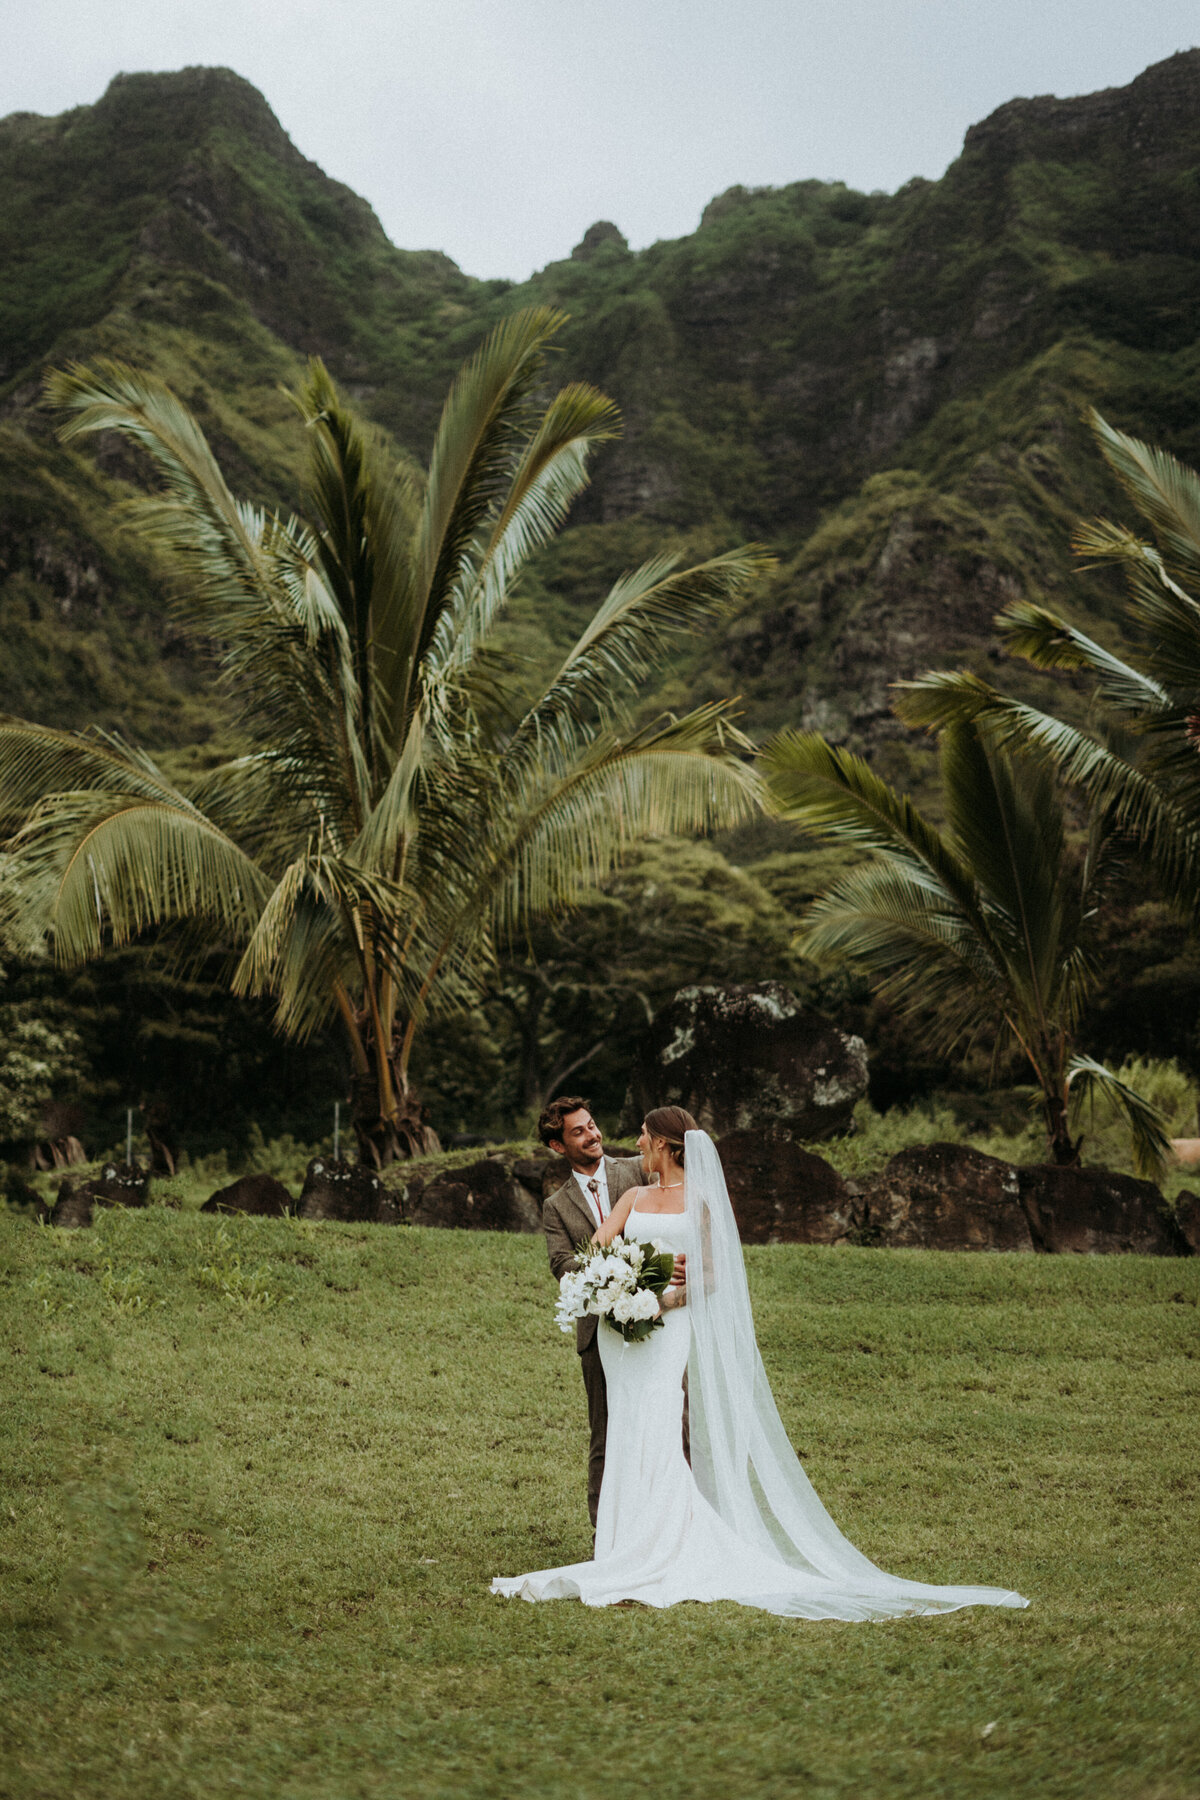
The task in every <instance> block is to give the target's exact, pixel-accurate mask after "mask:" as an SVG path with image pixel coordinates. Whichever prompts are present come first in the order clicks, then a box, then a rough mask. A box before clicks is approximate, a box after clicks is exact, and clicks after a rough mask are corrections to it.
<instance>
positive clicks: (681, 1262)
mask: <svg viewBox="0 0 1200 1800" xmlns="http://www.w3.org/2000/svg"><path fill="white" fill-rule="evenodd" d="M686 1282H687V1257H686V1256H684V1255H683V1254H682V1252H681V1253H680V1255H678V1256H677V1257H676V1258H675V1266H674V1268H673V1269H672V1270H671V1279H670V1282H669V1283H668V1286H670V1287H683V1286H685V1285H686Z"/></svg>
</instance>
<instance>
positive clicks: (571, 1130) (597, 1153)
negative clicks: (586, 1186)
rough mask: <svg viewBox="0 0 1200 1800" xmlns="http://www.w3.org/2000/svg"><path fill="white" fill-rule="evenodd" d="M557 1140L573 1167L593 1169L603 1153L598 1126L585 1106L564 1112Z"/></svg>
mask: <svg viewBox="0 0 1200 1800" xmlns="http://www.w3.org/2000/svg"><path fill="white" fill-rule="evenodd" d="M558 1141H559V1143H560V1144H561V1145H562V1152H563V1155H564V1156H565V1157H566V1159H567V1161H568V1162H569V1163H570V1165H571V1167H572V1168H573V1169H594V1168H595V1167H596V1165H597V1163H598V1162H599V1161H600V1158H601V1157H602V1156H603V1154H604V1140H603V1138H602V1137H601V1136H600V1127H599V1126H598V1125H597V1123H596V1121H595V1119H593V1117H592V1115H591V1113H590V1112H588V1110H587V1108H586V1107H585V1106H581V1107H580V1108H579V1110H578V1112H572V1113H564V1115H563V1122H562V1137H561V1138H560V1139H559V1140H558Z"/></svg>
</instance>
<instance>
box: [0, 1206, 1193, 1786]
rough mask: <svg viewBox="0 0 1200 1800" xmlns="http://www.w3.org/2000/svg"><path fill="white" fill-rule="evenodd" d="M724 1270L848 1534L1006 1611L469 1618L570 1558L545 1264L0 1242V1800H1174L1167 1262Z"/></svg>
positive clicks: (174, 1225)
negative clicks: (500, 1586)
mask: <svg viewBox="0 0 1200 1800" xmlns="http://www.w3.org/2000/svg"><path fill="white" fill-rule="evenodd" d="M749 1267H750V1278H751V1286H752V1290H753V1294H754V1299H755V1305H756V1310H757V1318H758V1325H759V1335H760V1341H761V1344H762V1349H763V1355H764V1357H765V1360H766V1363H767V1367H768V1370H769V1372H770V1375H771V1378H772V1381H773V1383H774V1386H775V1392H776V1395H777V1397H778V1399H779V1403H780V1408H781V1411H782V1412H783V1415H784V1418H785V1421H786V1422H787V1424H788V1427H789V1429H790V1431H791V1433H792V1437H793V1441H794V1442H795V1443H796V1445H797V1447H798V1448H799V1449H800V1450H801V1451H802V1453H803V1457H804V1460H805V1463H806V1466H807V1468H808V1470H809V1472H810V1474H811V1475H812V1478H813V1480H814V1481H815V1483H816V1485H817V1488H818V1491H819V1492H820V1493H821V1494H822V1495H823V1497H824V1498H825V1500H826V1502H827V1503H828V1504H829V1506H830V1508H831V1510H832V1511H833V1513H834V1516H835V1517H836V1518H837V1519H838V1521H839V1523H840V1524H841V1525H842V1526H843V1527H844V1528H845V1529H846V1530H847V1532H848V1533H849V1535H850V1536H851V1537H852V1538H853V1539H854V1541H855V1542H856V1543H858V1544H859V1545H861V1547H862V1548H863V1549H864V1550H866V1551H867V1553H868V1554H869V1555H871V1556H872V1557H874V1558H875V1559H877V1560H878V1561H880V1562H881V1563H882V1564H883V1565H884V1566H885V1567H886V1568H888V1569H892V1570H894V1571H896V1572H897V1573H899V1574H904V1575H910V1576H914V1577H918V1578H920V1579H922V1580H929V1581H939V1582H989V1583H996V1584H999V1585H1003V1586H1013V1587H1019V1588H1020V1589H1021V1590H1022V1591H1023V1592H1024V1593H1026V1594H1028V1595H1029V1596H1030V1597H1031V1598H1032V1600H1033V1605H1032V1607H1031V1608H1030V1609H1029V1611H1028V1612H1025V1613H1011V1612H991V1611H972V1612H963V1613H957V1614H955V1615H953V1616H952V1617H950V1618H943V1619H914V1620H897V1621H889V1622H886V1623H879V1624H872V1625H842V1624H807V1623H802V1622H796V1621H787V1620H780V1619H774V1618H770V1617H768V1616H766V1615H764V1614H760V1613H755V1612H751V1611H748V1610H744V1609H741V1608H738V1607H734V1606H717V1607H701V1606H686V1607H679V1608H676V1609H674V1610H673V1611H669V1612H664V1613H652V1612H649V1611H647V1610H644V1609H632V1610H619V1611H608V1612H591V1611H588V1610H586V1609H585V1608H583V1607H581V1606H579V1605H577V1604H574V1603H571V1602H568V1601H562V1602H558V1603H555V1604H552V1605H548V1606H537V1607H535V1606H527V1605H524V1604H522V1603H520V1602H512V1601H502V1600H499V1599H493V1598H492V1597H491V1596H490V1595H489V1594H488V1591H487V1585H488V1581H489V1579H490V1577H491V1576H492V1575H493V1574H495V1573H507V1574H516V1573H519V1572H520V1571H522V1570H524V1569H529V1568H536V1567H540V1566H543V1565H546V1564H549V1563H557V1562H566V1561H570V1560H572V1559H574V1558H577V1557H580V1556H583V1555H586V1554H587V1544H588V1541H589V1532H588V1527H587V1514H586V1508H585V1505H584V1449H585V1429H584V1407H583V1390H582V1384H581V1382H580V1380H579V1374H578V1370H577V1368H576V1358H575V1354H574V1349H573V1346H572V1344H571V1342H570V1341H568V1340H567V1339H566V1338H563V1337H561V1336H560V1335H559V1334H558V1333H557V1332H555V1331H554V1329H553V1327H552V1323H551V1301H552V1286H551V1283H550V1280H549V1276H548V1272H547V1269H546V1266H545V1257H544V1251H543V1248H542V1245H541V1242H540V1240H538V1239H531V1238H521V1237H506V1236H493V1235H489V1234H482V1233H480V1234H473V1233H465V1232H464V1233H452V1232H433V1231H419V1230H410V1229H406V1228H393V1229H388V1228H382V1227H374V1228H368V1227H355V1226H331V1225H320V1226H314V1225H306V1224H303V1223H296V1222H294V1221H290V1220H283V1221H274V1220H272V1221H249V1220H245V1221H221V1220H218V1219H210V1218H204V1217H201V1216H199V1215H198V1214H196V1213H190V1212H172V1211H170V1210H168V1209H166V1208H160V1207H155V1208H151V1209H150V1210H148V1211H146V1212H144V1213H140V1214H139V1213H135V1212H133V1213H123V1212H113V1213H109V1214H107V1215H104V1216H103V1217H102V1218H101V1220H100V1223H99V1224H98V1226H97V1227H96V1228H94V1229H93V1230H92V1231H87V1232H74V1233H56V1232H52V1231H50V1230H48V1229H46V1228H41V1227H38V1226H37V1225H35V1224H34V1223H32V1222H31V1221H30V1220H29V1219H28V1218H27V1217H24V1216H19V1215H17V1214H13V1213H9V1214H4V1215H0V1366H2V1368H3V1389H2V1392H3V1397H4V1398H3V1409H2V1417H0V1433H2V1435H3V1452H2V1468H3V1484H4V1491H3V1496H2V1498H0V1570H2V1576H0V1579H2V1582H3V1597H2V1598H3V1612H2V1619H0V1623H2V1627H3V1631H2V1638H3V1648H2V1651H0V1656H2V1660H3V1667H4V1677H3V1680H4V1691H3V1698H2V1701H0V1706H2V1714H0V1793H2V1794H3V1795H5V1796H6V1797H9V1796H11V1797H16V1796H20V1797H21V1800H26V1797H32V1796H35V1795H36V1796H39V1797H41V1800H49V1797H51V1796H59V1795H62V1796H72V1797H74V1800H91V1797H92V1796H97V1797H98V1796H104V1800H123V1797H124V1796H138V1797H139V1800H140V1797H142V1796H154V1797H155V1800H158V1797H160V1796H161V1797H164V1800H168V1797H174V1796H204V1797H205V1800H209V1797H211V1796H214V1795H225V1794H236V1795H248V1796H255V1797H259V1796H261V1797H262V1800H317V1797H320V1800H354V1797H356V1796H360V1795H386V1796H397V1797H400V1800H433V1797H434V1796H438V1797H443V1796H445V1797H446V1800H449V1797H451V1796H453V1797H454V1800H459V1797H460V1796H462V1797H467V1800H470V1797H476V1796H478V1797H482V1796H485V1795H486V1796H493V1795H494V1796H509V1795H513V1796H546V1797H547V1800H549V1797H550V1796H553V1797H554V1800H592V1797H595V1800H600V1797H601V1796H603V1800H612V1796H613V1795H614V1794H617V1793H621V1792H630V1793H637V1794H640V1793H645V1794H653V1795H654V1796H655V1797H656V1800H659V1797H662V1800H673V1797H679V1800H685V1797H686V1800H708V1797H709V1796H712V1797H713V1800H717V1797H721V1800H724V1797H725V1796H738V1797H740V1796H758V1795H761V1796H772V1797H774V1796H781V1795H804V1796H815V1797H822V1796H831V1797H832V1796H838V1797H839V1800H840V1797H842V1796H847V1797H849V1796H853V1797H855V1800H876V1797H878V1796H888V1797H891V1796H903V1795H927V1794H930V1795H946V1796H953V1797H954V1800H969V1797H970V1796H974V1795H989V1796H993V1795H994V1796H1002V1797H1004V1800H1008V1797H1010V1796H1023V1795H1030V1796H1033V1795H1037V1796H1039V1800H1040V1797H1042V1796H1047V1797H1050V1796H1055V1797H1057V1796H1077V1795H1078V1796H1085V1797H1086V1800H1121V1797H1124V1796H1128V1797H1129V1800H1184V1797H1185V1796H1187V1797H1194V1796H1197V1795H1200V1706H1198V1705H1197V1675H1196V1671H1197V1668H1198V1667H1200V1628H1198V1620H1197V1604H1196V1603H1197V1597H1198V1593H1200V1576H1198V1573H1197V1566H1196V1565H1197V1553H1196V1552H1197V1514H1196V1500H1197V1493H1198V1490H1200V1411H1198V1408H1197V1397H1198V1390H1200V1356H1198V1353H1200V1329H1198V1326H1200V1315H1198V1312H1197V1302H1198V1299H1200V1263H1198V1262H1195V1261H1166V1260H1163V1261H1155V1260H1149V1259H1139V1258H1134V1257H1111V1258H1104V1259H1084V1258H1061V1259H1056V1258H1051V1257H1036V1258H1035V1257H1032V1256H1030V1257H1017V1256H965V1255H964V1256H955V1255H947V1254H939V1253H937V1252H921V1251H872V1250H832V1251H831V1250H819V1249H801V1248H771V1249H760V1250H752V1251H751V1252H750V1253H749Z"/></svg>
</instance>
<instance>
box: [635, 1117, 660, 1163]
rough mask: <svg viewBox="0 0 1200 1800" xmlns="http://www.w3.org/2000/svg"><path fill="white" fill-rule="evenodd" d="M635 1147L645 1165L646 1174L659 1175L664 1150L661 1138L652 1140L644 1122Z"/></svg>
mask: <svg viewBox="0 0 1200 1800" xmlns="http://www.w3.org/2000/svg"><path fill="white" fill-rule="evenodd" d="M637 1147H638V1149H639V1150H640V1151H641V1156H642V1162H643V1163H644V1164H645V1167H646V1170H647V1172H648V1173H649V1174H651V1175H661V1174H662V1159H663V1148H664V1146H663V1141H662V1139H661V1138H652V1137H651V1136H650V1133H649V1132H648V1131H647V1130H646V1125H645V1121H644V1120H643V1122H642V1129H641V1130H640V1131H639V1133H638V1141H637Z"/></svg>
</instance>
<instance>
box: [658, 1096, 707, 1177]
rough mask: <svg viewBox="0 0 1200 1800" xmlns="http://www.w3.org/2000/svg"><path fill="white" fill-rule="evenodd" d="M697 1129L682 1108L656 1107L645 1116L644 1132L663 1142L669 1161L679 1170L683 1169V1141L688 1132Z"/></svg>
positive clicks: (694, 1122)
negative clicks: (669, 1154)
mask: <svg viewBox="0 0 1200 1800" xmlns="http://www.w3.org/2000/svg"><path fill="white" fill-rule="evenodd" d="M699 1129H700V1127H699V1126H698V1125H697V1123H696V1121H695V1119H693V1117H692V1115H691V1113H690V1112H687V1111H686V1110H685V1108H684V1107H682V1106H656V1107H655V1109H654V1111H653V1112H648V1113H647V1114H646V1130H647V1131H648V1132H649V1134H650V1136H651V1137H652V1138H663V1139H664V1140H665V1142H666V1145H667V1148H668V1150H669V1151H670V1152H671V1161H672V1162H673V1163H674V1164H675V1165H676V1167H677V1168H680V1169H682V1167H683V1140H684V1138H685V1137H686V1136H687V1134H688V1132H689V1131H699Z"/></svg>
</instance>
